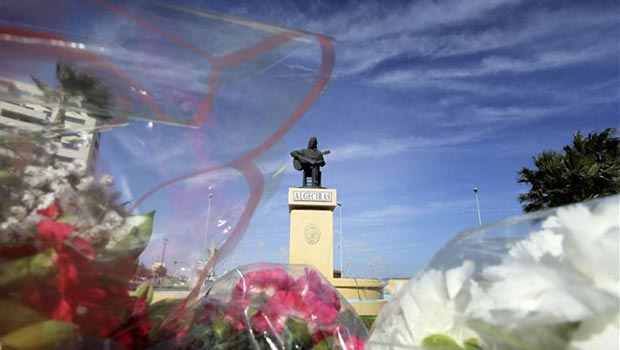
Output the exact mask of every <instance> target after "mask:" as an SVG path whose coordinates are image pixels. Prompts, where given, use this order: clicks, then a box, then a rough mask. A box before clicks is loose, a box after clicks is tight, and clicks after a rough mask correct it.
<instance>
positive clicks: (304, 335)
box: [153, 264, 366, 350]
mask: <svg viewBox="0 0 620 350" xmlns="http://www.w3.org/2000/svg"><path fill="white" fill-rule="evenodd" d="M171 323H172V325H173V326H172V328H171V327H170V325H166V324H164V325H162V326H161V328H160V331H159V332H158V333H157V334H156V335H155V337H154V339H153V340H154V341H155V343H157V344H158V345H157V346H156V347H155V348H158V349H159V348H162V349H163V348H170V347H173V348H179V349H222V350H224V349H231V350H232V349H316V350H319V349H325V350H327V349H342V350H345V349H346V350H359V349H362V348H363V346H364V341H363V339H365V338H366V328H365V326H364V324H363V323H362V321H361V320H360V319H359V318H358V317H357V316H356V314H355V311H354V310H353V308H352V307H351V306H350V305H349V304H348V303H347V302H346V300H344V299H343V298H342V297H341V296H340V295H339V294H338V293H337V292H336V290H335V289H334V287H333V286H331V285H330V284H329V282H327V281H326V280H325V279H324V278H323V277H322V276H321V275H320V274H319V273H318V272H316V271H315V270H313V269H312V268H310V267H305V266H301V265H286V266H284V265H276V264H254V265H250V266H244V267H240V268H238V269H236V270H234V271H231V272H229V273H227V274H226V275H224V276H222V277H220V278H219V279H217V281H215V283H214V284H213V285H212V286H210V287H209V290H208V292H207V295H206V296H205V297H203V298H202V299H200V301H199V302H197V303H196V304H195V305H193V306H192V307H190V308H187V309H186V311H185V312H184V314H183V315H182V316H179V317H178V319H176V320H174V321H173V322H171Z"/></svg>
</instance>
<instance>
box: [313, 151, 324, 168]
mask: <svg viewBox="0 0 620 350" xmlns="http://www.w3.org/2000/svg"><path fill="white" fill-rule="evenodd" d="M315 164H316V165H318V166H324V165H325V158H323V155H322V154H321V155H320V156H319V159H317V160H316V163H315Z"/></svg>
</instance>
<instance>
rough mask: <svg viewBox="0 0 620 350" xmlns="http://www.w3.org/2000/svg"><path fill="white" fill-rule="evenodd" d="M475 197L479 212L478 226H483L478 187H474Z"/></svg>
mask: <svg viewBox="0 0 620 350" xmlns="http://www.w3.org/2000/svg"><path fill="white" fill-rule="evenodd" d="M474 196H475V197H476V210H477V211H478V226H482V219H481V218H480V203H479V202H478V187H476V186H474Z"/></svg>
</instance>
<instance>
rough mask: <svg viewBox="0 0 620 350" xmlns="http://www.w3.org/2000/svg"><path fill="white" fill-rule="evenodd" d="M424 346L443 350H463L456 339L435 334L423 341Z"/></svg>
mask: <svg viewBox="0 0 620 350" xmlns="http://www.w3.org/2000/svg"><path fill="white" fill-rule="evenodd" d="M421 345H422V346H431V347H436V348H438V349H441V350H463V348H462V347H461V346H460V345H459V344H458V343H457V342H456V341H454V339H452V338H450V337H449V336H447V335H445V334H433V335H429V336H428V337H426V338H424V339H422V343H421Z"/></svg>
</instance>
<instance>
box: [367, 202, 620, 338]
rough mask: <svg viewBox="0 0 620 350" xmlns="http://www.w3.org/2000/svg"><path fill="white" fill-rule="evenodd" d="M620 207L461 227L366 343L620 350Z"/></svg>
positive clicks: (576, 208)
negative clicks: (484, 225)
mask: <svg viewBox="0 0 620 350" xmlns="http://www.w3.org/2000/svg"><path fill="white" fill-rule="evenodd" d="M619 203H620V197H619V196H614V197H609V198H605V199H602V200H599V201H594V202H587V203H579V204H575V205H571V206H566V207H561V208H558V209H556V210H550V211H545V212H539V213H534V214H531V215H526V216H523V217H519V218H513V219H509V220H506V221H503V222H499V223H496V224H493V225H488V226H486V227H483V228H481V229H476V230H472V231H468V232H464V233H462V234H461V235H459V236H457V237H456V238H454V239H453V240H452V241H450V242H449V243H448V244H447V245H446V246H445V247H444V248H443V249H442V250H441V251H440V252H439V253H438V254H437V255H436V256H435V257H434V259H433V260H432V261H431V263H430V265H429V267H428V268H426V269H425V270H424V271H423V272H422V273H420V274H419V275H418V276H417V277H416V278H415V279H413V280H412V281H410V282H409V284H408V285H407V287H406V288H405V289H404V290H402V291H401V292H400V293H399V295H398V296H397V299H396V300H395V301H394V302H392V303H390V304H388V305H387V306H386V307H385V308H384V309H383V310H382V312H381V314H380V315H379V318H378V319H377V321H376V322H375V325H374V328H373V330H372V332H371V335H370V338H369V343H368V344H367V345H368V346H367V349H418V348H424V349H431V348H437V349H468V350H474V349H484V350H495V349H501V350H507V349H515V350H517V349H519V350H523V349H554V350H561V349H568V350H581V349H583V350H586V349H617V348H618V345H619V343H618V339H620V334H619V321H618V319H619V309H620V292H619V289H618V286H619V285H620V278H619V268H620V264H619V252H618V251H619V249H620V248H619V241H620V240H619V237H620V227H619V221H618V213H620V208H619Z"/></svg>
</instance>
